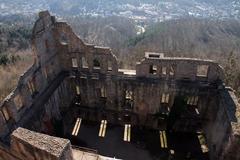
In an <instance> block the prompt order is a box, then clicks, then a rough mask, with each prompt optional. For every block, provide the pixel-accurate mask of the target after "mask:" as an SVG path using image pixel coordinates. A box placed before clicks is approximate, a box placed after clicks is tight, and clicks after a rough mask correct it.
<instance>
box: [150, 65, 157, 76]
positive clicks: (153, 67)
mask: <svg viewBox="0 0 240 160" xmlns="http://www.w3.org/2000/svg"><path fill="white" fill-rule="evenodd" d="M149 73H150V74H153V75H156V74H157V65H150V68H149Z"/></svg>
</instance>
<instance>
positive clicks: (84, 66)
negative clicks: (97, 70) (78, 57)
mask: <svg viewBox="0 0 240 160" xmlns="http://www.w3.org/2000/svg"><path fill="white" fill-rule="evenodd" d="M82 68H88V63H87V60H86V58H85V57H82Z"/></svg>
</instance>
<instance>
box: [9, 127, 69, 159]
mask: <svg viewBox="0 0 240 160" xmlns="http://www.w3.org/2000/svg"><path fill="white" fill-rule="evenodd" d="M11 152H12V153H13V154H14V155H15V156H17V157H19V159H22V160H25V159H28V160H46V159H47V160H73V157H72V151H71V143H70V141H69V140H67V139H62V138H57V137H51V136H48V135H44V134H40V133H36V132H33V131H29V130H27V129H23V128H18V129H16V130H15V131H14V132H13V134H12V136H11Z"/></svg>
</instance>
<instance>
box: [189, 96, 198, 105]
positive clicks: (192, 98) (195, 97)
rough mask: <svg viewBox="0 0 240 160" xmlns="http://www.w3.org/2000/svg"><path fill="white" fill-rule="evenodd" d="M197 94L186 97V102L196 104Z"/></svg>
mask: <svg viewBox="0 0 240 160" xmlns="http://www.w3.org/2000/svg"><path fill="white" fill-rule="evenodd" d="M197 103H198V96H189V97H188V99H187V104H188V105H192V106H197Z"/></svg>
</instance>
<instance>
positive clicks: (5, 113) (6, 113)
mask: <svg viewBox="0 0 240 160" xmlns="http://www.w3.org/2000/svg"><path fill="white" fill-rule="evenodd" d="M2 113H3V116H4V117H5V119H6V121H8V120H9V119H10V116H9V114H8V111H7V108H6V107H3V108H2Z"/></svg>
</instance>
